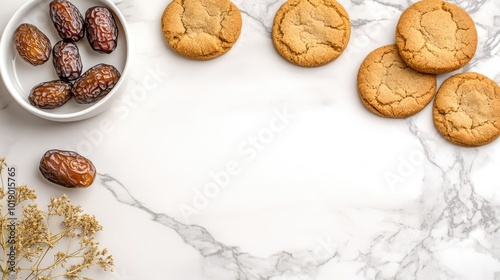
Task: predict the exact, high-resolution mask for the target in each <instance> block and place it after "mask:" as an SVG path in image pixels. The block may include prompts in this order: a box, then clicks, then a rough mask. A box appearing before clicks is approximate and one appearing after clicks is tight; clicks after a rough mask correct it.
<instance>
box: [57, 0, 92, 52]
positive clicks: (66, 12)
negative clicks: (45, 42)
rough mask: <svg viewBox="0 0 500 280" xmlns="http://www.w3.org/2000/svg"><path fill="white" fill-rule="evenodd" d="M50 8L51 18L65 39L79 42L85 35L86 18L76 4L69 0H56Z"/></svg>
mask: <svg viewBox="0 0 500 280" xmlns="http://www.w3.org/2000/svg"><path fill="white" fill-rule="evenodd" d="M49 8H50V19H51V20H52V22H53V23H54V27H55V28H56V30H57V33H59V36H61V38H62V39H63V40H66V41H70V42H77V41H80V40H81V39H82V38H83V37H84V36H85V20H84V18H83V16H82V14H81V13H80V11H79V10H78V8H77V7H76V6H75V5H73V4H72V3H71V2H69V1H67V0H54V1H52V2H50V4H49Z"/></svg>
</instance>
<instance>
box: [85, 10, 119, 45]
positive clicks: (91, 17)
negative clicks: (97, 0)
mask: <svg viewBox="0 0 500 280" xmlns="http://www.w3.org/2000/svg"><path fill="white" fill-rule="evenodd" d="M85 24H86V26H87V39H88V41H89V44H90V46H91V47H92V49H93V50H94V51H97V52H100V53H106V54H109V53H112V52H113V51H114V50H115V49H116V46H117V44H118V27H117V25H116V21H115V18H114V17H113V14H112V13H111V11H110V10H109V9H107V8H105V7H100V6H97V7H92V8H89V9H88V10H87V12H86V13H85Z"/></svg>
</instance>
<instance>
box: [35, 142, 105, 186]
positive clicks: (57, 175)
mask: <svg viewBox="0 0 500 280" xmlns="http://www.w3.org/2000/svg"><path fill="white" fill-rule="evenodd" d="M39 169H40V172H41V173H42V175H43V177H45V179H47V180H49V181H51V182H53V183H55V184H58V185H60V186H63V187H66V188H86V187H89V186H90V185H92V183H93V182H94V179H95V175H96V169H95V167H94V164H93V163H92V162H91V161H90V160H89V159H87V158H85V157H83V156H81V155H79V154H78V153H76V152H72V151H62V150H49V151H47V152H46V153H45V154H44V155H43V157H42V159H41V160H40V165H39Z"/></svg>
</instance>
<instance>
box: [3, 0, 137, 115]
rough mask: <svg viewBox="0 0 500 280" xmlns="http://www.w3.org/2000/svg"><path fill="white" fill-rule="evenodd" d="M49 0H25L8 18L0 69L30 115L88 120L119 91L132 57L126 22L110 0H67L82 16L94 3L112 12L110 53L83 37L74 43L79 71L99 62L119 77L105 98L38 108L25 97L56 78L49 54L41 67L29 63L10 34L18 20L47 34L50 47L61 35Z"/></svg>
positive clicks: (14, 95) (19, 102) (102, 108)
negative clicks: (115, 29) (115, 27)
mask: <svg viewBox="0 0 500 280" xmlns="http://www.w3.org/2000/svg"><path fill="white" fill-rule="evenodd" d="M51 1H52V0H28V1H26V3H24V4H23V5H22V6H21V7H20V8H19V9H18V10H17V11H16V12H15V13H14V15H13V16H12V18H11V19H10V20H9V22H8V24H7V26H6V27H5V30H4V32H3V35H2V38H1V41H0V71H1V74H2V78H3V81H4V83H5V86H6V87H7V89H8V91H9V93H10V94H11V95H12V97H13V99H14V100H15V101H16V102H17V103H18V104H19V105H21V107H23V108H24V109H26V110H27V111H28V112H30V113H32V114H35V115H37V116H39V117H41V118H44V119H48V120H52V121H59V122H71V121H79V120H83V119H87V118H90V117H93V116H95V115H97V114H99V113H102V112H103V111H104V110H106V109H107V108H109V106H110V105H111V103H112V100H114V99H115V98H116V97H117V96H118V95H119V93H120V85H121V84H122V83H123V81H124V79H125V77H126V74H127V69H128V66H129V64H130V60H131V59H130V56H131V51H130V46H131V44H130V37H129V33H128V28H127V24H126V22H125V18H124V17H123V15H122V13H121V12H120V10H118V8H117V7H116V6H115V5H114V4H113V3H112V2H111V1H109V0H70V2H71V3H73V4H74V5H75V6H76V7H78V9H79V10H80V13H82V15H83V16H84V17H85V12H86V11H87V9H88V8H90V7H93V6H104V7H107V8H109V9H110V10H111V11H112V12H113V13H114V16H115V20H116V23H117V25H118V29H119V31H118V45H117V48H116V49H115V50H114V51H113V52H112V53H111V54H100V53H98V52H95V51H93V50H92V49H91V48H90V45H89V43H88V41H87V38H86V37H85V38H83V39H82V40H80V41H79V42H77V45H78V48H79V50H80V55H81V58H82V62H83V71H82V72H85V71H86V70H87V69H89V68H91V67H92V66H94V65H97V64H99V63H107V64H111V65H113V66H115V67H116V68H117V69H118V70H119V71H120V73H121V78H120V80H119V81H118V83H117V85H116V86H115V87H114V88H113V90H111V92H109V93H108V94H107V95H106V97H104V98H103V99H101V100H100V101H98V102H96V103H94V104H77V103H76V102H75V101H74V100H73V99H71V100H70V101H68V102H67V103H66V104H64V105H63V106H61V107H60V108H57V109H39V108H36V107H34V106H33V105H31V104H30V103H29V101H28V96H29V94H30V92H31V89H32V88H33V87H34V86H35V85H38V84H39V83H41V82H47V81H52V80H57V79H58V77H57V75H56V72H55V70H54V67H53V64H52V57H51V58H50V59H49V61H47V62H46V63H45V64H43V65H40V66H32V65H31V64H28V63H27V62H25V61H24V60H23V59H21V57H19V55H18V53H17V50H16V48H15V45H14V39H13V36H14V32H15V30H16V29H17V27H18V26H19V25H20V24H21V23H31V24H34V25H35V26H37V27H38V29H40V30H41V31H42V32H43V33H45V35H47V37H49V39H50V42H51V44H52V46H54V44H55V43H57V42H58V41H60V40H61V38H60V37H59V35H58V34H57V31H56V30H55V28H54V25H53V23H52V21H51V20H50V16H49V3H50V2H51Z"/></svg>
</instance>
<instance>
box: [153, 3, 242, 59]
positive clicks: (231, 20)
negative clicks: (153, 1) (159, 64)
mask: <svg viewBox="0 0 500 280" xmlns="http://www.w3.org/2000/svg"><path fill="white" fill-rule="evenodd" d="M161 23H162V31H163V35H164V36H165V38H166V39H167V42H168V44H169V45H170V47H171V48H172V49H173V50H175V51H176V52H177V53H179V54H180V55H182V56H184V57H187V58H191V59H196V60H208V59H212V58H216V57H218V56H220V55H223V54H225V53H226V52H228V51H229V50H230V49H231V48H232V46H233V44H234V43H235V42H236V40H237V39H238V37H239V36H240V33H241V26H242V19H241V13H240V10H239V9H238V8H237V7H236V6H235V5H234V4H233V3H232V2H231V1H229V0H173V2H171V3H170V4H169V5H168V6H167V7H166V9H165V11H164V12H163V16H162V19H161Z"/></svg>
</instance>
